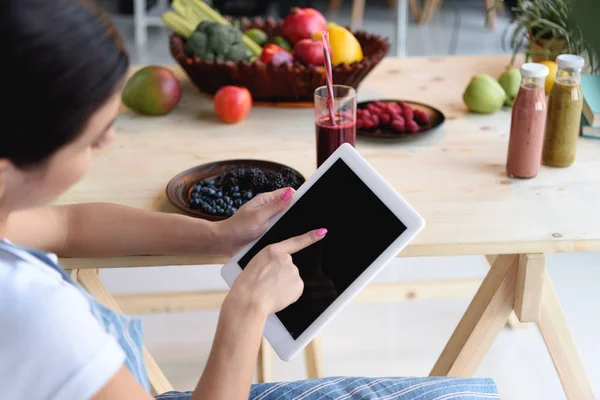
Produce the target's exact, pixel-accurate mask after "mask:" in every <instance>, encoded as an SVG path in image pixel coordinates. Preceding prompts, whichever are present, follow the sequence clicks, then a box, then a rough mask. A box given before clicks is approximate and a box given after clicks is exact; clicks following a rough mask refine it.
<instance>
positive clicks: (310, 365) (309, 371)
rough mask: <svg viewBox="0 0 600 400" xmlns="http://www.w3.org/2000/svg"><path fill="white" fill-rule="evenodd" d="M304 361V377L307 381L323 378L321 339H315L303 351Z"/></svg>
mask: <svg viewBox="0 0 600 400" xmlns="http://www.w3.org/2000/svg"><path fill="white" fill-rule="evenodd" d="M304 359H305V360H306V375H307V376H308V379H314V378H322V377H323V376H325V371H324V370H323V369H324V368H323V351H322V349H321V338H319V337H318V336H317V337H315V338H314V339H313V340H312V342H310V343H309V344H308V346H306V349H304Z"/></svg>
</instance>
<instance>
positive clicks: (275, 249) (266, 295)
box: [227, 228, 327, 317]
mask: <svg viewBox="0 0 600 400" xmlns="http://www.w3.org/2000/svg"><path fill="white" fill-rule="evenodd" d="M326 233H327V229H324V228H321V229H317V230H314V231H310V232H308V233H305V234H304V235H300V236H296V237H293V238H291V239H287V240H284V241H283V242H279V243H275V244H272V245H270V246H267V247H265V248H264V249H263V250H261V251H260V252H259V253H258V254H257V255H256V256H254V258H253V259H252V260H251V261H250V262H249V263H248V265H247V266H246V268H244V270H243V271H242V273H241V274H240V275H239V276H238V278H237V279H236V281H235V283H234V284H233V287H232V288H231V292H230V293H229V296H227V297H228V298H229V299H228V300H229V301H230V302H236V303H237V306H238V307H239V308H241V309H248V308H249V309H251V310H256V311H258V312H259V314H260V315H263V316H265V317H266V316H267V315H269V314H272V313H275V312H278V311H281V310H283V309H284V308H285V307H287V306H289V305H290V304H292V303H294V302H295V301H296V300H298V299H299V298H300V295H302V291H303V290H304V282H302V279H301V278H300V273H299V271H298V268H297V267H296V266H295V265H294V263H293V261H292V254H294V253H296V252H298V251H300V250H302V249H304V248H306V247H308V246H311V245H312V244H314V243H316V242H318V241H319V240H321V239H323V237H325V234H326ZM244 306H245V307H244Z"/></svg>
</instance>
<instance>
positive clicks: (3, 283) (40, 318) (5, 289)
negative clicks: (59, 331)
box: [0, 248, 90, 334]
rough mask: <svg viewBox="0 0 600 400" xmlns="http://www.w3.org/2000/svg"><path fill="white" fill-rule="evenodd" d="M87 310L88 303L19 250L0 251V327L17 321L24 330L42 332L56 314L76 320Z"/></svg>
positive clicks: (58, 278) (79, 294) (61, 279)
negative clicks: (69, 316)
mask: <svg viewBox="0 0 600 400" xmlns="http://www.w3.org/2000/svg"><path fill="white" fill-rule="evenodd" d="M89 310H90V307H89V303H88V300H87V299H86V298H85V297H84V296H83V295H82V294H81V293H80V292H79V290H78V289H77V288H76V287H74V286H73V285H71V284H69V283H68V282H66V281H65V280H64V279H63V278H62V276H61V275H60V273H58V271H56V270H54V269H52V268H51V267H50V266H47V265H45V264H43V263H42V262H41V261H40V262H38V261H37V259H35V258H34V257H31V258H28V257H26V256H25V257H24V256H23V254H21V253H19V248H16V250H15V249H10V251H5V250H2V249H0V326H8V325H11V324H14V323H15V321H18V322H19V326H22V327H23V328H25V327H27V328H28V329H27V330H29V329H35V328H42V326H41V325H42V324H45V323H51V321H52V320H55V321H56V320H57V317H58V315H57V314H60V313H64V312H67V313H70V314H71V315H72V316H73V317H74V318H76V317H77V315H81V314H89V312H90V311H89ZM7 324H8V325H7ZM19 334H22V332H21V333H19Z"/></svg>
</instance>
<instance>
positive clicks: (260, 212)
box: [216, 188, 294, 256]
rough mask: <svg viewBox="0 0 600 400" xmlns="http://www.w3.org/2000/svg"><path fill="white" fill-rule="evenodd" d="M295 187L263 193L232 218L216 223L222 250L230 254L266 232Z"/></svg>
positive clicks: (287, 203) (285, 204)
mask: <svg viewBox="0 0 600 400" xmlns="http://www.w3.org/2000/svg"><path fill="white" fill-rule="evenodd" d="M293 195H294V189H291V188H284V189H279V190H276V191H274V192H270V193H262V194H260V195H258V196H256V197H255V198H254V199H252V200H250V201H249V202H248V203H246V204H245V205H244V206H243V207H242V208H240V209H239V210H238V211H237V212H236V213H235V214H234V215H233V217H231V218H228V219H226V220H225V221H222V222H217V223H216V228H217V232H218V236H219V237H220V242H221V246H222V248H221V252H222V253H224V254H227V255H229V256H232V255H234V254H235V253H236V252H237V251H238V250H240V249H241V248H242V247H244V246H245V245H246V244H248V243H250V242H251V241H253V240H254V239H257V238H258V237H260V235H262V234H263V233H265V231H266V230H267V225H268V224H269V221H270V220H271V219H272V218H273V217H275V216H276V215H277V214H279V213H281V212H283V211H284V210H285V209H286V208H287V207H288V206H289V204H290V200H291V198H292V196H293Z"/></svg>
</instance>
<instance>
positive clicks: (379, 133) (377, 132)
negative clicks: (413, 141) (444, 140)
mask: <svg viewBox="0 0 600 400" xmlns="http://www.w3.org/2000/svg"><path fill="white" fill-rule="evenodd" d="M374 101H379V102H381V103H392V102H398V101H402V102H404V103H406V104H408V105H409V106H411V107H412V108H416V109H419V110H423V111H425V112H426V113H427V114H428V115H429V121H430V122H429V125H428V126H423V127H421V130H419V131H418V132H414V133H406V132H396V131H394V130H393V129H392V128H390V127H387V126H386V127H379V128H377V129H357V130H356V133H357V135H363V136H370V137H374V138H383V139H405V138H410V137H418V136H421V135H424V134H426V133H429V132H432V131H434V130H435V129H437V128H439V127H440V126H442V124H443V123H444V121H445V120H446V117H445V116H444V114H443V113H442V112H441V111H440V110H438V109H437V108H433V107H431V106H429V105H427V104H423V103H418V102H416V101H410V100H390V99H388V100H372V101H363V102H360V103H358V104H357V107H358V108H359V109H362V108H366V107H367V105H368V104H370V103H373V102H374Z"/></svg>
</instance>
